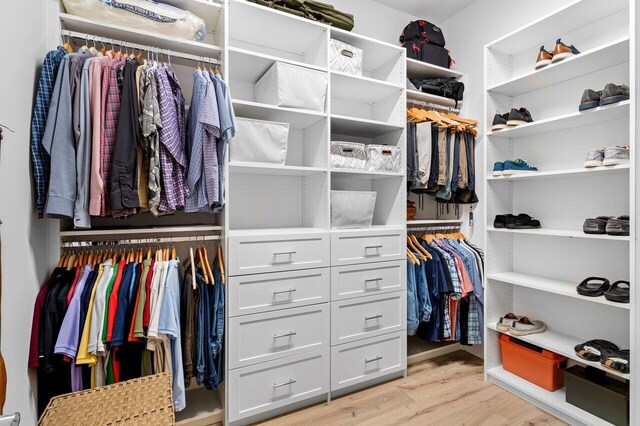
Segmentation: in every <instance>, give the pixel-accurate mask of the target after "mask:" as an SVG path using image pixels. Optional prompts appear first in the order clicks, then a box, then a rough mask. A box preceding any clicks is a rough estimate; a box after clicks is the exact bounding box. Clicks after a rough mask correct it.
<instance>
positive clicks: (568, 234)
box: [487, 226, 629, 242]
mask: <svg viewBox="0 0 640 426" xmlns="http://www.w3.org/2000/svg"><path fill="white" fill-rule="evenodd" d="M487 231H488V232H490V233H504V234H513V235H539V236H544V237H563V238H583V239H591V240H608V241H624V242H629V236H617V235H601V234H585V233H584V232H582V231H574V230H567V229H548V228H538V229H506V228H494V227H492V226H489V227H487Z"/></svg>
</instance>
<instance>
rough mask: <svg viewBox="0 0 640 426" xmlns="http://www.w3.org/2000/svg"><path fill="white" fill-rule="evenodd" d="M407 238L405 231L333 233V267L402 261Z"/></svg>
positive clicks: (369, 230)
mask: <svg viewBox="0 0 640 426" xmlns="http://www.w3.org/2000/svg"><path fill="white" fill-rule="evenodd" d="M406 237H407V231H406V230H404V229H397V230H395V229H393V230H376V229H375V228H373V229H368V230H366V231H364V230H358V231H333V232H332V233H331V266H340V265H352V264H355V263H368V262H380V261H384V260H402V259H404V258H405V256H406V255H405V251H406Z"/></svg>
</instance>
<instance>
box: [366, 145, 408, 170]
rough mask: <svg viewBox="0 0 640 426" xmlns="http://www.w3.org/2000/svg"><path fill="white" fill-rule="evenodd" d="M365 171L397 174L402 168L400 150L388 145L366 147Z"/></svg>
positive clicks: (397, 147)
mask: <svg viewBox="0 0 640 426" xmlns="http://www.w3.org/2000/svg"><path fill="white" fill-rule="evenodd" d="M366 150H367V170H368V171H370V172H389V173H399V172H400V171H401V168H402V161H401V160H402V158H401V155H400V154H401V148H400V147H399V146H388V145H367V146H366Z"/></svg>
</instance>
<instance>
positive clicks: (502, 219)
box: [493, 214, 507, 228]
mask: <svg viewBox="0 0 640 426" xmlns="http://www.w3.org/2000/svg"><path fill="white" fill-rule="evenodd" d="M493 227H494V228H506V227H507V216H506V215H503V214H498V215H496V218H495V219H494V220H493Z"/></svg>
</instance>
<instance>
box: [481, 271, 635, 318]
mask: <svg viewBox="0 0 640 426" xmlns="http://www.w3.org/2000/svg"><path fill="white" fill-rule="evenodd" d="M487 279H489V280H491V281H499V282H502V283H507V284H512V285H516V286H519V287H527V288H532V289H535V290H539V291H544V292H547V293H553V294H557V295H561V296H566V297H572V298H575V299H580V300H584V301H586V302H591V303H598V304H601V305H607V306H612V307H614V308H619V309H626V310H629V309H630V304H629V303H616V302H611V301H609V300H607V299H605V298H604V296H600V297H589V296H583V295H581V294H578V292H577V291H576V287H577V286H578V284H579V283H574V282H570V281H562V280H556V279H553V278H547V277H539V276H537V275H529V274H521V273H519V272H502V273H499V274H489V275H487Z"/></svg>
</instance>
